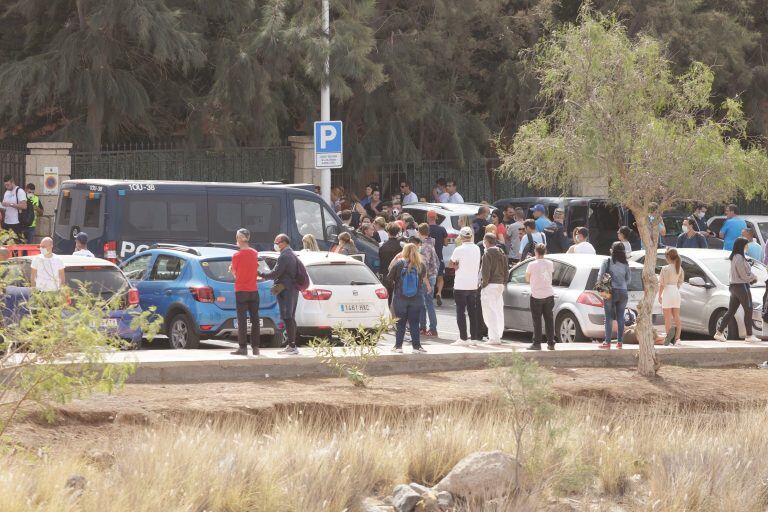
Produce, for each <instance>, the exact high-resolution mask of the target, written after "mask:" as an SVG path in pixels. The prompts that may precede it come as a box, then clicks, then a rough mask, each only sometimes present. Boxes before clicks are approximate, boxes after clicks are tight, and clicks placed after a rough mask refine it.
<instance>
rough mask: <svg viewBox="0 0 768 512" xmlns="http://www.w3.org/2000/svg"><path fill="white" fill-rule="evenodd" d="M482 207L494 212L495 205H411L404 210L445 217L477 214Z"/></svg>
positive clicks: (404, 207)
mask: <svg viewBox="0 0 768 512" xmlns="http://www.w3.org/2000/svg"><path fill="white" fill-rule="evenodd" d="M481 206H487V207H488V208H490V209H491V210H494V209H495V207H494V206H493V205H488V204H481V203H411V204H407V205H405V206H403V210H404V211H407V210H409V209H412V210H435V211H436V212H437V213H439V214H440V215H443V216H445V217H447V216H449V215H451V214H453V215H466V214H473V215H474V214H476V213H477V210H478V209H479V208H480V207H481Z"/></svg>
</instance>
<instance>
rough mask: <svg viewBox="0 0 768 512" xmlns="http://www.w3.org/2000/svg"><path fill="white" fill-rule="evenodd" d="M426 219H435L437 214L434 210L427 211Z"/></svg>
mask: <svg viewBox="0 0 768 512" xmlns="http://www.w3.org/2000/svg"><path fill="white" fill-rule="evenodd" d="M427 218H428V219H437V212H436V211H435V210H427Z"/></svg>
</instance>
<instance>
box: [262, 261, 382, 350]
mask: <svg viewBox="0 0 768 512" xmlns="http://www.w3.org/2000/svg"><path fill="white" fill-rule="evenodd" d="M296 255H297V256H298V257H299V259H300V260H301V262H302V263H303V264H304V266H305V267H306V269H307V274H308V275H309V281H310V285H309V288H307V289H306V290H304V291H303V292H301V293H299V301H298V304H297V306H296V327H297V331H298V333H299V334H300V335H302V336H313V335H328V334H330V333H331V330H332V329H333V328H334V327H337V326H342V327H346V328H348V329H370V328H373V327H376V326H377V325H378V323H379V321H380V319H381V318H382V317H384V318H389V317H390V312H389V307H388V302H387V289H386V288H385V287H384V286H383V285H382V284H381V282H380V281H379V280H378V278H377V277H376V275H375V274H374V273H373V271H371V269H370V268H368V267H367V266H366V265H365V263H363V262H361V261H360V260H358V259H355V258H352V257H350V256H344V255H342V254H335V253H331V252H307V251H299V252H297V253H296ZM278 256H279V254H278V253H276V252H259V258H260V259H263V260H264V261H265V262H266V263H267V265H269V266H270V267H274V266H275V263H276V262H277V257H278Z"/></svg>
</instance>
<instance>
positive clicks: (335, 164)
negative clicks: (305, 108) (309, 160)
mask: <svg viewBox="0 0 768 512" xmlns="http://www.w3.org/2000/svg"><path fill="white" fill-rule="evenodd" d="M343 164H344V148H343V144H342V122H341V121H316V122H315V167H316V168H318V169H339V168H341V167H342V166H343Z"/></svg>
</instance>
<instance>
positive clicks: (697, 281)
mask: <svg viewBox="0 0 768 512" xmlns="http://www.w3.org/2000/svg"><path fill="white" fill-rule="evenodd" d="M688 284H689V285H691V286H695V287H697V288H710V285H708V284H707V282H706V281H704V278H703V277H692V278H691V279H690V280H689V281H688Z"/></svg>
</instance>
